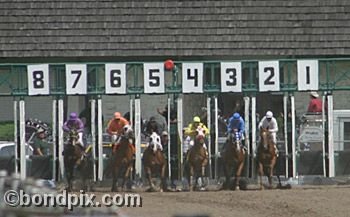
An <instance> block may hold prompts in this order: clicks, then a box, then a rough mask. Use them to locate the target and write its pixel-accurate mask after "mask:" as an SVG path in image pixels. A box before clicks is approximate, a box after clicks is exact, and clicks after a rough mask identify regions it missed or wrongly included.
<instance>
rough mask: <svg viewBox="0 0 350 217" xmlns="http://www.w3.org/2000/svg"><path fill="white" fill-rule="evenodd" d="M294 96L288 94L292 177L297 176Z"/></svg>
mask: <svg viewBox="0 0 350 217" xmlns="http://www.w3.org/2000/svg"><path fill="white" fill-rule="evenodd" d="M294 100H295V99H294V96H290V107H291V108H290V109H291V112H292V160H293V174H292V176H293V177H294V178H296V177H297V160H296V159H297V156H296V147H295V145H296V144H295V104H294V103H295V101H294Z"/></svg>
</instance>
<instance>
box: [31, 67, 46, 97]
mask: <svg viewBox="0 0 350 217" xmlns="http://www.w3.org/2000/svg"><path fill="white" fill-rule="evenodd" d="M27 73H28V94H29V95H49V91H50V87H49V65H48V64H42V65H28V66H27Z"/></svg>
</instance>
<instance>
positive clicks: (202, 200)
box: [121, 186, 350, 217]
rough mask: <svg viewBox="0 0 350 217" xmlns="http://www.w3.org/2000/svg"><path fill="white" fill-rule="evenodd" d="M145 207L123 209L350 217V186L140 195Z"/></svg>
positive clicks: (150, 215)
mask: <svg viewBox="0 0 350 217" xmlns="http://www.w3.org/2000/svg"><path fill="white" fill-rule="evenodd" d="M141 196H142V203H143V206H142V207H137V208H122V209H121V213H122V214H125V215H126V216H128V217H168V216H169V217H170V216H176V215H180V214H182V215H184V216H195V215H199V214H206V215H208V216H212V217H214V216H215V217H220V216H222V217H232V216H245V217H260V216H264V217H265V216H266V217H274V216H276V217H280V216H297V217H303V216H305V217H326V216H327V217H335V216H340V217H350V186H321V187H315V186H304V187H295V188H293V189H290V190H264V191H216V192H171V193H168V192H167V193H141Z"/></svg>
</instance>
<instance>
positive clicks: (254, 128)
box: [251, 96, 256, 177]
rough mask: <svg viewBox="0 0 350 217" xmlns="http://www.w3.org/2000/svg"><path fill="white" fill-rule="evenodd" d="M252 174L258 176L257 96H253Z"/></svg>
mask: <svg viewBox="0 0 350 217" xmlns="http://www.w3.org/2000/svg"><path fill="white" fill-rule="evenodd" d="M251 100H252V165H253V166H252V176H253V177H254V176H256V167H255V157H256V97H255V96H252V99H251Z"/></svg>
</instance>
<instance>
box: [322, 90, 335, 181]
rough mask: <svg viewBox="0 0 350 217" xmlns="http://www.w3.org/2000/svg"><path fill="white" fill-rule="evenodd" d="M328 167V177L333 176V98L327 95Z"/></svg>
mask: <svg viewBox="0 0 350 217" xmlns="http://www.w3.org/2000/svg"><path fill="white" fill-rule="evenodd" d="M327 98H328V160H329V161H328V166H329V177H334V176H335V165H334V138H333V96H332V95H328V96H327ZM323 108H324V107H323Z"/></svg>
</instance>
